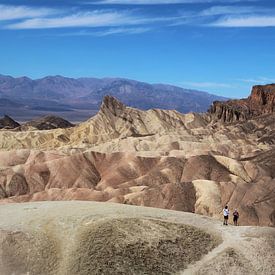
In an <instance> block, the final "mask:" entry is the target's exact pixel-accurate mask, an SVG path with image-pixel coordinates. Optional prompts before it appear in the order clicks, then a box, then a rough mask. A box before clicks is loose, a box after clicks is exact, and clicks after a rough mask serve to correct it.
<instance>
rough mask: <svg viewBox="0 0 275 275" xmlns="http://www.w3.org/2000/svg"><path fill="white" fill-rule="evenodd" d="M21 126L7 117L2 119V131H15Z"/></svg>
mask: <svg viewBox="0 0 275 275" xmlns="http://www.w3.org/2000/svg"><path fill="white" fill-rule="evenodd" d="M19 126H20V124H19V123H18V122H16V121H15V120H13V119H12V118H11V117H9V116H7V115H5V116H4V117H3V118H1V119H0V129H3V128H5V129H14V128H16V127H19Z"/></svg>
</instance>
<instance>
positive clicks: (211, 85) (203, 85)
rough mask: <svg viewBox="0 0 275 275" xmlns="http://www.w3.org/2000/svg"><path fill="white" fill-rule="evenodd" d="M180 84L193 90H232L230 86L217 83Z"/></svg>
mask: <svg viewBox="0 0 275 275" xmlns="http://www.w3.org/2000/svg"><path fill="white" fill-rule="evenodd" d="M182 84H183V85H188V86H190V87H194V88H233V86H232V85H231V84H228V83H217V82H184V83H182Z"/></svg>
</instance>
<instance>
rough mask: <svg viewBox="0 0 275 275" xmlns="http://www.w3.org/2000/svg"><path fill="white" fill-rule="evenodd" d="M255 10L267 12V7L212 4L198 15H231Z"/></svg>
mask: <svg viewBox="0 0 275 275" xmlns="http://www.w3.org/2000/svg"><path fill="white" fill-rule="evenodd" d="M255 12H268V10H267V9H262V8H259V7H254V6H212V7H210V8H208V9H205V10H203V11H201V12H200V13H199V15H200V16H215V15H230V14H231V15H233V14H251V13H255Z"/></svg>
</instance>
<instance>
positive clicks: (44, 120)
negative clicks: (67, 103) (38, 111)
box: [20, 115, 74, 131]
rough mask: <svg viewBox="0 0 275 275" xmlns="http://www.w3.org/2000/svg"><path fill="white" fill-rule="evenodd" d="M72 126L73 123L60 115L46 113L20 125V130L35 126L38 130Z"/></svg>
mask: <svg viewBox="0 0 275 275" xmlns="http://www.w3.org/2000/svg"><path fill="white" fill-rule="evenodd" d="M73 126H74V124H72V123H70V122H69V121H67V120H65V119H63V118H62V117H58V116H53V115H48V116H44V117H41V118H38V119H34V120H32V121H29V122H27V123H25V124H23V125H22V126H21V127H20V130H24V131H26V130H28V129H30V128H36V129H38V130H50V129H57V128H70V127H73Z"/></svg>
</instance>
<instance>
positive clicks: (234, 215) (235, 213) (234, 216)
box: [233, 209, 239, 226]
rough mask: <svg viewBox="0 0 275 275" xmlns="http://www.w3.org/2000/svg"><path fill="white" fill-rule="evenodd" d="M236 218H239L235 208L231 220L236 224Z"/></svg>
mask: <svg viewBox="0 0 275 275" xmlns="http://www.w3.org/2000/svg"><path fill="white" fill-rule="evenodd" d="M238 219H239V212H238V210H237V209H235V210H234V212H233V222H234V225H236V226H237V225H238Z"/></svg>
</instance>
